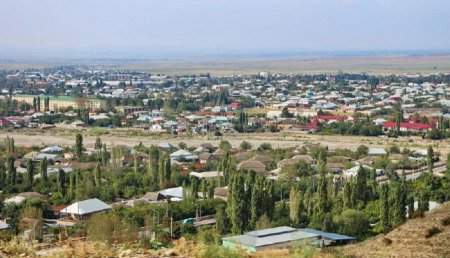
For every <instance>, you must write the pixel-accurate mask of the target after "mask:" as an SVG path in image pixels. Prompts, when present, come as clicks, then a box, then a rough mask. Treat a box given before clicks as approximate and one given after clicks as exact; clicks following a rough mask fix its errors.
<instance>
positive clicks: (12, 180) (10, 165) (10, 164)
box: [6, 156, 17, 185]
mask: <svg viewBox="0 0 450 258" xmlns="http://www.w3.org/2000/svg"><path fill="white" fill-rule="evenodd" d="M15 160H16V159H15V158H13V157H11V156H8V157H7V158H6V171H7V173H8V177H9V180H8V181H9V184H11V185H15V184H16V180H17V173H16V168H15V167H14V162H15Z"/></svg>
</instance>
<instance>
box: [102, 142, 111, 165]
mask: <svg viewBox="0 0 450 258" xmlns="http://www.w3.org/2000/svg"><path fill="white" fill-rule="evenodd" d="M101 160H102V164H103V166H106V165H107V164H108V161H109V157H108V149H107V148H106V144H105V143H104V144H103V148H102V156H101Z"/></svg>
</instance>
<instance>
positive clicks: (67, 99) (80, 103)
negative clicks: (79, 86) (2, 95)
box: [13, 95, 106, 111]
mask: <svg viewBox="0 0 450 258" xmlns="http://www.w3.org/2000/svg"><path fill="white" fill-rule="evenodd" d="M38 97H40V102H41V111H43V110H44V108H45V98H49V110H50V111H57V110H60V109H66V108H69V107H72V108H73V109H79V108H85V109H88V110H94V109H97V110H98V109H101V108H106V101H104V100H101V99H94V98H80V97H73V96H46V95H15V96H13V100H17V101H18V102H25V103H27V104H29V105H33V101H34V99H36V101H37V99H38Z"/></svg>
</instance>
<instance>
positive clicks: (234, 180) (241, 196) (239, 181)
mask: <svg viewBox="0 0 450 258" xmlns="http://www.w3.org/2000/svg"><path fill="white" fill-rule="evenodd" d="M230 181H231V182H230V184H229V188H228V206H227V213H228V216H229V218H230V220H231V225H232V232H233V234H242V233H243V232H244V230H245V223H246V221H245V218H246V217H247V214H246V207H245V206H246V205H247V204H246V203H244V202H243V201H242V200H245V186H244V178H243V177H242V176H240V175H234V176H232V177H231V180H230Z"/></svg>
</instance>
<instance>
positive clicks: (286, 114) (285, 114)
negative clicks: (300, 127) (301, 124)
mask: <svg viewBox="0 0 450 258" xmlns="http://www.w3.org/2000/svg"><path fill="white" fill-rule="evenodd" d="M281 117H282V118H292V117H294V114H293V113H290V112H289V109H288V107H287V106H286V107H284V108H283V109H282V110H281Z"/></svg>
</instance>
